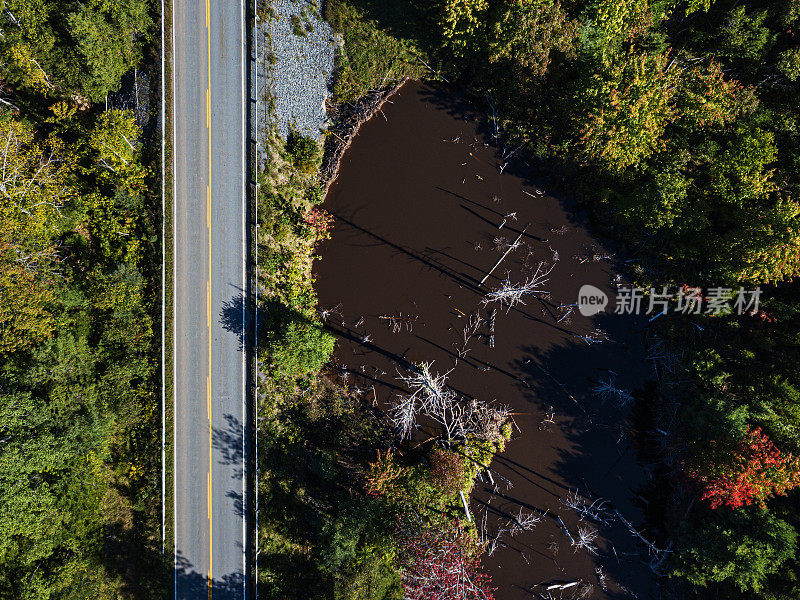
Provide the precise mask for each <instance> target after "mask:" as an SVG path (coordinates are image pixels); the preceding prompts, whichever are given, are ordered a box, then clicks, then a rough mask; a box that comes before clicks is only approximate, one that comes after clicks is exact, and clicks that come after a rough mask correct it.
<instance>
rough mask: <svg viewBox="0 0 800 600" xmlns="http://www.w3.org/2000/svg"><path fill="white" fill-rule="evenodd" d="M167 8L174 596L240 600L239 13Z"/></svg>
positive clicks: (190, 5)
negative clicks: (169, 22) (170, 91)
mask: <svg viewBox="0 0 800 600" xmlns="http://www.w3.org/2000/svg"><path fill="white" fill-rule="evenodd" d="M172 8H173V10H172V27H173V30H172V46H173V72H172V75H173V81H172V85H173V106H172V119H173V139H172V144H173V169H174V171H173V189H174V193H173V197H174V202H173V211H174V213H173V220H174V221H173V222H174V229H173V232H174V273H173V275H174V290H173V292H174V307H175V309H174V315H173V318H174V340H173V343H174V357H173V358H174V381H173V384H174V390H175V395H174V427H175V429H174V436H175V441H174V453H175V456H174V458H175V465H174V468H175V474H174V498H175V505H174V511H175V597H176V598H181V599H184V598H185V599H187V600H188V599H191V600H195V599H197V598H203V599H207V598H211V597H213V598H214V599H215V600H217V599H220V600H222V599H225V600H227V599H230V600H234V599H235V600H244V598H245V590H244V587H245V579H246V577H245V575H246V573H247V566H246V563H247V552H246V547H247V542H246V540H247V539H248V536H247V532H248V524H247V522H246V518H245V510H244V506H245V503H246V498H247V495H246V494H247V490H246V465H245V456H246V447H245V443H246V439H247V436H246V431H245V427H246V423H247V418H246V400H245V396H246V391H247V386H246V381H247V377H246V357H245V350H244V347H245V344H244V343H243V340H244V324H245V323H247V318H246V317H247V315H246V302H245V300H244V298H245V295H246V290H247V285H246V277H247V268H246V266H247V244H246V239H247V237H246V225H247V201H246V184H245V165H246V161H245V139H246V138H245V125H246V119H245V110H246V109H247V104H246V99H247V96H246V95H245V60H246V52H245V46H246V40H247V38H246V36H245V8H244V3H243V1H242V0H210V1H209V0H173V1H172Z"/></svg>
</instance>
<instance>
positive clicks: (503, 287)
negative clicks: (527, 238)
mask: <svg viewBox="0 0 800 600" xmlns="http://www.w3.org/2000/svg"><path fill="white" fill-rule="evenodd" d="M553 266H554V265H553ZM553 266H550V268H546V267H545V265H544V263H543V262H540V263H539V266H538V267H536V272H535V273H534V274H533V276H531V277H529V278H528V279H526V280H525V281H522V282H518V283H512V281H511V278H510V277H508V276H506V278H505V280H504V281H503V282H502V283H501V284H500V287H499V288H497V289H496V290H492V291H491V292H489V293H488V294H486V297H485V298H484V299H483V300H482V301H481V302H482V303H483V304H484V305H486V304H489V303H490V302H497V303H499V304H500V305H501V306H503V305H504V306H506V307H507V311H510V310H511V309H512V308H513V307H514V306H516V305H517V304H522V305H524V304H525V302H523V301H522V297H523V296H527V295H530V294H546V293H547V292H546V291H545V290H542V289H541V286H543V285H544V284H545V283H547V282H548V281H549V279H548V275H550V272H551V271H552V270H553Z"/></svg>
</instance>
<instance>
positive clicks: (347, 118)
mask: <svg viewBox="0 0 800 600" xmlns="http://www.w3.org/2000/svg"><path fill="white" fill-rule="evenodd" d="M409 81H412V80H410V79H408V78H406V77H404V78H402V79H400V80H399V81H397V82H395V83H393V84H392V85H390V86H387V87H385V88H383V89H381V90H375V91H372V92H368V93H367V94H366V95H365V96H363V97H362V98H360V99H359V100H358V101H357V102H356V103H355V104H350V103H347V104H342V105H333V104H331V105H330V106H329V107H328V110H329V116H332V120H333V125H332V126H331V127H330V128H329V129H328V131H327V135H326V140H325V147H324V152H323V156H322V166H321V167H320V170H319V180H320V183H321V185H322V189H323V196H324V195H325V194H327V193H328V190H329V189H330V186H331V184H333V182H334V181H335V180H336V177H337V176H338V175H339V167H340V165H341V161H342V157H343V156H344V154H345V152H347V149H348V148H350V145H351V144H352V143H353V140H354V139H355V137H356V136H357V135H358V132H359V130H360V129H361V126H362V125H363V124H364V123H366V122H367V121H369V120H370V119H371V118H372V117H373V116H375V115H376V114H377V113H378V112H379V111H380V110H381V108H382V107H383V105H384V104H385V103H386V102H387V101H389V99H390V98H391V97H392V96H393V95H394V94H396V93H397V92H398V91H399V90H400V89H401V88H402V87H403V86H404V85H405V84H406V83H408V82H409Z"/></svg>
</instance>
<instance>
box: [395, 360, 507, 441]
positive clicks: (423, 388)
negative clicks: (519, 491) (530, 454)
mask: <svg viewBox="0 0 800 600" xmlns="http://www.w3.org/2000/svg"><path fill="white" fill-rule="evenodd" d="M432 365H433V363H432V362H423V363H420V364H419V365H416V366H415V367H414V368H413V369H412V370H410V371H409V372H408V373H406V374H398V379H400V380H401V381H403V383H405V384H406V386H408V388H409V389H410V391H411V393H410V394H398V395H397V396H396V400H395V404H394V406H393V407H392V408H390V410H389V418H390V420H391V421H392V423H393V424H394V426H395V428H396V429H397V430H398V432H399V433H400V435H401V437H404V438H408V437H410V436H411V431H412V429H414V428H415V427H416V423H417V418H418V417H419V416H423V417H426V418H428V419H431V420H433V421H434V422H435V423H436V424H437V425H438V426H439V427H440V429H441V434H442V438H443V439H444V440H445V441H447V442H450V441H453V440H456V439H459V440H464V439H467V438H468V437H470V436H475V437H477V438H479V439H482V440H487V441H495V440H497V439H499V438H500V437H501V435H502V434H501V431H500V430H501V427H502V425H503V424H504V423H505V422H506V421H507V420H508V419H509V417H510V410H509V409H508V407H506V406H494V405H490V404H489V403H487V402H483V401H481V400H477V399H472V400H465V399H463V398H460V397H458V396H457V395H456V393H455V392H453V390H451V389H450V388H449V387H448V386H447V376H448V375H449V374H450V371H448V372H447V373H445V374H444V375H440V374H438V373H434V372H432V371H431V366H432Z"/></svg>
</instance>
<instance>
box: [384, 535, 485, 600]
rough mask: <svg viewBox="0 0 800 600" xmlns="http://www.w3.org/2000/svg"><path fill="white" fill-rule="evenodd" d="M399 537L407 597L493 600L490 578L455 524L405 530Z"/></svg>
mask: <svg viewBox="0 0 800 600" xmlns="http://www.w3.org/2000/svg"><path fill="white" fill-rule="evenodd" d="M400 539H401V552H400V567H401V568H402V570H403V588H404V591H405V594H404V598H405V599H406V600H494V589H495V588H492V587H491V577H490V576H489V575H488V574H486V573H484V572H482V571H481V568H480V560H479V559H478V558H477V556H476V555H477V552H476V551H475V552H473V551H471V549H470V541H469V540H468V539H467V536H466V535H465V534H464V532H463V531H462V529H461V527H460V526H459V525H458V524H454V525H453V526H452V527H448V528H445V529H443V530H435V529H432V528H423V529H422V530H417V529H414V531H406V532H404V533H403V534H402V535H401V536H400Z"/></svg>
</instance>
